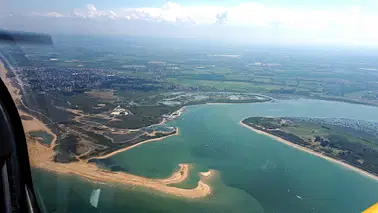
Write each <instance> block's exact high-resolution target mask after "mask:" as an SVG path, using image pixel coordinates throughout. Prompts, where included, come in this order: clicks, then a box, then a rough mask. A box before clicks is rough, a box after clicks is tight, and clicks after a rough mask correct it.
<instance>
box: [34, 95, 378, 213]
mask: <svg viewBox="0 0 378 213" xmlns="http://www.w3.org/2000/svg"><path fill="white" fill-rule="evenodd" d="M248 116H305V117H343V118H355V119H361V120H370V121H378V108H375V107H369V106H362V105H355V104H347V103H337V102H326V101H315V100H295V101H294V100H291V101H277V102H275V103H263V104H228V105H200V106H192V107H188V108H187V110H186V111H185V113H184V114H183V115H182V116H181V117H180V118H179V119H177V120H176V121H172V122H169V123H167V124H166V125H168V126H177V127H178V128H179V129H180V135H179V136H172V137H169V138H167V139H165V140H162V141H156V142H153V143H147V144H143V145H141V146H138V147H136V148H134V149H131V150H129V151H127V152H123V153H120V154H117V155H115V156H113V157H112V158H111V159H110V160H111V161H112V162H113V163H114V162H115V163H117V164H118V165H120V166H121V167H123V168H125V169H127V171H129V172H130V173H133V174H136V175H141V176H146V177H151V178H161V177H167V176H169V175H170V174H171V173H172V172H173V171H174V170H176V169H177V165H178V164H179V163H190V164H192V165H193V168H194V169H193V170H192V173H191V175H190V178H189V180H188V181H186V182H185V183H182V184H180V185H179V186H180V187H185V188H193V187H195V185H196V182H197V181H198V179H199V176H198V172H200V171H207V170H208V169H215V170H217V173H216V176H215V177H214V178H213V179H212V180H211V181H210V184H211V186H212V187H213V194H212V195H211V196H208V197H206V198H201V199H186V198H179V197H174V196H171V195H167V194H162V193H160V192H155V191H152V190H149V189H145V188H141V187H136V188H133V187H131V186H121V185H113V184H112V185H109V184H100V183H91V182H88V181H86V180H84V179H81V178H80V177H77V176H68V175H57V174H52V173H49V172H44V171H41V170H37V169H34V170H33V175H34V181H35V184H36V190H37V192H38V194H39V195H40V198H41V202H42V203H43V204H44V208H43V209H44V210H46V212H132V213H134V212H135V213H136V212H267V213H268V212H269V213H273V212H276V213H278V212H320V213H325V212H360V211H361V210H363V209H364V208H366V207H368V206H369V205H372V204H373V203H375V202H377V201H378V181H375V180H372V179H370V178H368V177H365V176H362V175H360V174H358V173H356V172H354V171H351V170H349V169H347V168H344V167H342V166H340V165H338V164H335V163H332V162H329V161H327V160H324V159H321V158H319V157H316V156H313V155H310V154H308V153H305V152H302V151H299V150H297V149H294V148H292V147H289V146H287V145H284V144H282V143H279V142H277V141H275V140H274V139H271V138H269V137H267V136H264V135H259V134H256V133H254V132H253V131H251V130H249V129H246V128H244V127H242V126H241V125H240V124H239V121H240V120H242V119H243V118H245V117H248ZM94 189H101V194H100V201H99V203H98V207H97V208H94V207H92V206H91V205H90V203H89V198H90V194H91V192H92V190H94Z"/></svg>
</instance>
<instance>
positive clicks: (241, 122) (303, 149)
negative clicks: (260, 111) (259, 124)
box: [239, 119, 378, 181]
mask: <svg viewBox="0 0 378 213" xmlns="http://www.w3.org/2000/svg"><path fill="white" fill-rule="evenodd" d="M243 120H244V119H243ZM243 120H241V121H240V122H239V124H240V125H242V126H243V127H245V128H248V129H250V130H252V131H254V132H255V133H257V134H262V135H266V136H268V137H271V138H273V139H275V140H276V141H278V142H281V143H283V144H285V145H288V146H291V147H293V148H296V149H298V150H301V151H303V152H307V153H309V154H311V155H315V156H317V157H320V158H323V159H325V160H328V161H330V162H333V163H336V164H339V165H341V166H344V167H346V168H348V169H350V170H352V171H354V172H358V173H359V174H361V175H364V176H366V177H369V178H371V179H374V180H376V181H378V177H377V176H376V175H374V174H371V173H369V172H367V171H364V170H362V169H360V168H357V167H355V166H352V165H350V164H347V163H345V162H343V161H340V160H337V159H335V158H331V157H329V156H326V155H323V154H321V153H319V152H316V151H314V150H311V149H309V148H306V147H303V146H300V145H298V144H295V143H292V142H290V141H288V140H285V139H282V138H280V137H278V136H275V135H272V134H269V133H267V132H264V131H261V130H258V129H255V128H253V127H251V126H248V125H247V124H244V123H243Z"/></svg>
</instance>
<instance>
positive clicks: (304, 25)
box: [12, 2, 378, 42]
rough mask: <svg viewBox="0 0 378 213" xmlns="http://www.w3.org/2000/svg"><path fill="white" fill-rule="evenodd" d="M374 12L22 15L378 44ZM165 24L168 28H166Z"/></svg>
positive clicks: (257, 9) (168, 10)
mask: <svg viewBox="0 0 378 213" xmlns="http://www.w3.org/2000/svg"><path fill="white" fill-rule="evenodd" d="M367 8H368V10H367ZM374 8H375V9H374ZM376 11H378V5H377V4H370V5H367V6H366V5H365V6H364V7H362V6H360V5H356V6H345V7H342V8H336V9H335V8H333V9H329V8H328V9H322V10H321V9H317V10H315V9H303V8H302V9H292V8H283V7H273V6H267V5H264V4H261V3H256V2H246V3H240V4H238V5H234V6H229V7H221V6H215V5H207V6H201V5H198V6H183V5H180V4H177V3H174V2H167V3H165V4H164V5H162V6H161V7H139V8H112V9H104V8H97V7H96V6H95V5H93V4H88V5H86V6H85V8H73V9H72V11H71V12H70V13H60V12H59V11H50V12H43V13H42V12H38V11H33V12H30V13H29V14H27V16H29V17H35V18H45V19H50V21H53V20H54V19H55V21H56V22H64V20H66V21H67V20H69V21H70V22H73V20H75V22H78V23H82V24H83V25H85V24H87V25H90V23H94V22H97V23H107V25H108V28H107V30H108V31H109V30H113V31H114V32H115V33H120V34H122V30H120V29H119V28H122V27H127V28H131V29H134V30H127V32H128V33H130V32H131V34H132V31H138V32H139V31H140V32H142V31H141V30H138V29H136V26H132V25H133V24H132V23H134V24H135V25H140V27H145V25H146V26H149V27H150V28H148V30H146V32H145V34H147V35H148V33H151V26H153V25H155V27H152V28H154V30H158V31H159V30H168V28H172V29H173V28H175V27H176V30H177V29H179V28H180V29H182V28H192V29H194V30H199V32H197V33H196V32H194V33H193V32H192V34H194V36H196V34H198V35H202V34H203V35H207V36H208V37H211V36H212V35H211V33H212V32H211V31H214V33H218V32H223V31H222V28H223V29H224V30H226V29H227V30H226V31H229V30H230V29H232V30H234V31H235V33H248V35H249V36H252V37H253V38H255V37H256V36H257V37H264V36H265V37H269V36H270V35H268V34H269V33H275V34H277V35H276V37H277V36H279V39H287V38H290V39H292V40H294V39H296V38H298V37H303V38H305V37H306V38H307V39H308V40H311V39H318V40H319V39H328V40H330V39H334V40H340V39H341V40H348V41H350V42H357V41H358V42H378V13H376ZM12 14H15V13H12ZM78 23H75V25H77V24H78ZM168 25H169V26H170V27H167V26H168ZM157 26H159V27H157ZM159 28H162V29H159ZM165 28H167V29H165ZM204 28H208V30H207V31H208V32H206V33H205V32H204V30H203V29H204ZM241 29H244V31H243V30H241ZM173 30H174V29H173ZM205 31H206V30H205ZM127 32H126V31H125V32H124V33H127ZM153 33H157V34H161V35H165V34H172V35H173V36H174V35H176V34H177V33H173V32H160V33H158V32H153ZM228 34H230V32H228ZM189 36H190V35H189ZM213 36H216V35H215V34H214V35H213Z"/></svg>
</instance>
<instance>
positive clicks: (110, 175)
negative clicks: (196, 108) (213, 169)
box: [0, 61, 211, 198]
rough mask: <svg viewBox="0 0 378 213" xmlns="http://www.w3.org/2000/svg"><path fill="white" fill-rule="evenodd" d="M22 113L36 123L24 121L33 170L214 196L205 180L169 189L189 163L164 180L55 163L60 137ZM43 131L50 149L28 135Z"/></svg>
mask: <svg viewBox="0 0 378 213" xmlns="http://www.w3.org/2000/svg"><path fill="white" fill-rule="evenodd" d="M7 72H8V70H7V69H6V68H5V66H4V64H3V63H2V61H0V74H1V78H2V80H3V81H4V84H5V85H6V86H7V88H8V90H9V92H10V93H11V95H12V98H13V100H14V101H15V102H16V104H17V105H20V104H22V103H20V99H21V95H20V91H19V89H17V88H16V87H15V86H14V85H12V83H11V81H10V80H9V78H7V76H6V74H7ZM18 112H19V114H20V116H21V115H26V116H29V117H32V118H33V119H32V120H22V124H23V128H24V131H25V134H26V136H27V148H28V153H29V160H30V164H31V166H32V167H35V168H40V169H42V170H46V171H50V172H54V173H58V174H65V175H70V174H73V175H78V176H79V177H81V178H84V179H86V180H89V181H93V182H109V183H119V184H124V185H134V186H141V187H146V188H151V189H154V190H156V191H160V192H163V193H167V194H171V195H175V196H181V197H186V198H201V197H205V196H207V195H209V194H210V193H211V187H210V186H209V185H208V184H206V183H205V182H203V181H202V178H201V179H200V180H199V181H198V185H197V187H196V188H194V189H182V188H177V187H172V186H168V185H169V184H172V183H181V182H183V181H184V180H186V179H187V178H188V177H189V167H190V166H189V165H188V164H179V167H180V168H179V170H178V171H176V172H174V173H173V174H172V175H171V176H170V177H167V178H164V179H150V178H145V177H141V176H136V175H132V174H127V173H123V172H112V171H109V170H104V169H101V168H99V167H97V165H95V164H94V163H88V162H87V161H84V160H79V161H77V162H71V163H66V164H65V163H57V162H55V161H53V157H54V154H55V152H54V147H55V145H56V138H57V136H56V134H55V133H53V132H52V131H51V129H50V128H48V127H47V126H46V125H45V124H44V123H43V122H42V121H40V120H38V119H37V118H36V117H35V116H33V115H31V114H28V113H26V112H24V111H22V110H19V109H18ZM182 112H183V109H180V113H179V115H181V114H182ZM36 130H42V131H46V132H47V133H49V134H51V135H52V136H53V139H52V141H51V144H50V145H49V146H46V145H43V144H41V143H40V142H39V141H37V140H33V139H31V138H30V137H28V132H30V131H36ZM178 134H179V130H178V128H177V130H176V133H175V134H172V135H167V136H164V137H161V138H154V139H150V140H146V141H143V142H140V143H138V144H135V145H133V146H131V147H127V148H125V149H122V150H117V151H116V152H113V153H110V154H108V155H106V156H107V157H110V156H112V155H115V154H117V153H119V152H123V151H126V150H128V149H132V148H134V147H136V146H139V145H140V144H144V143H148V142H152V141H158V140H163V139H165V138H167V137H169V136H173V135H178Z"/></svg>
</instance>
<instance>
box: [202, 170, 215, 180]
mask: <svg viewBox="0 0 378 213" xmlns="http://www.w3.org/2000/svg"><path fill="white" fill-rule="evenodd" d="M214 174H215V170H212V169H210V170H209V171H207V172H200V175H201V176H202V177H204V178H211V177H212V176H213V175H214Z"/></svg>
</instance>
